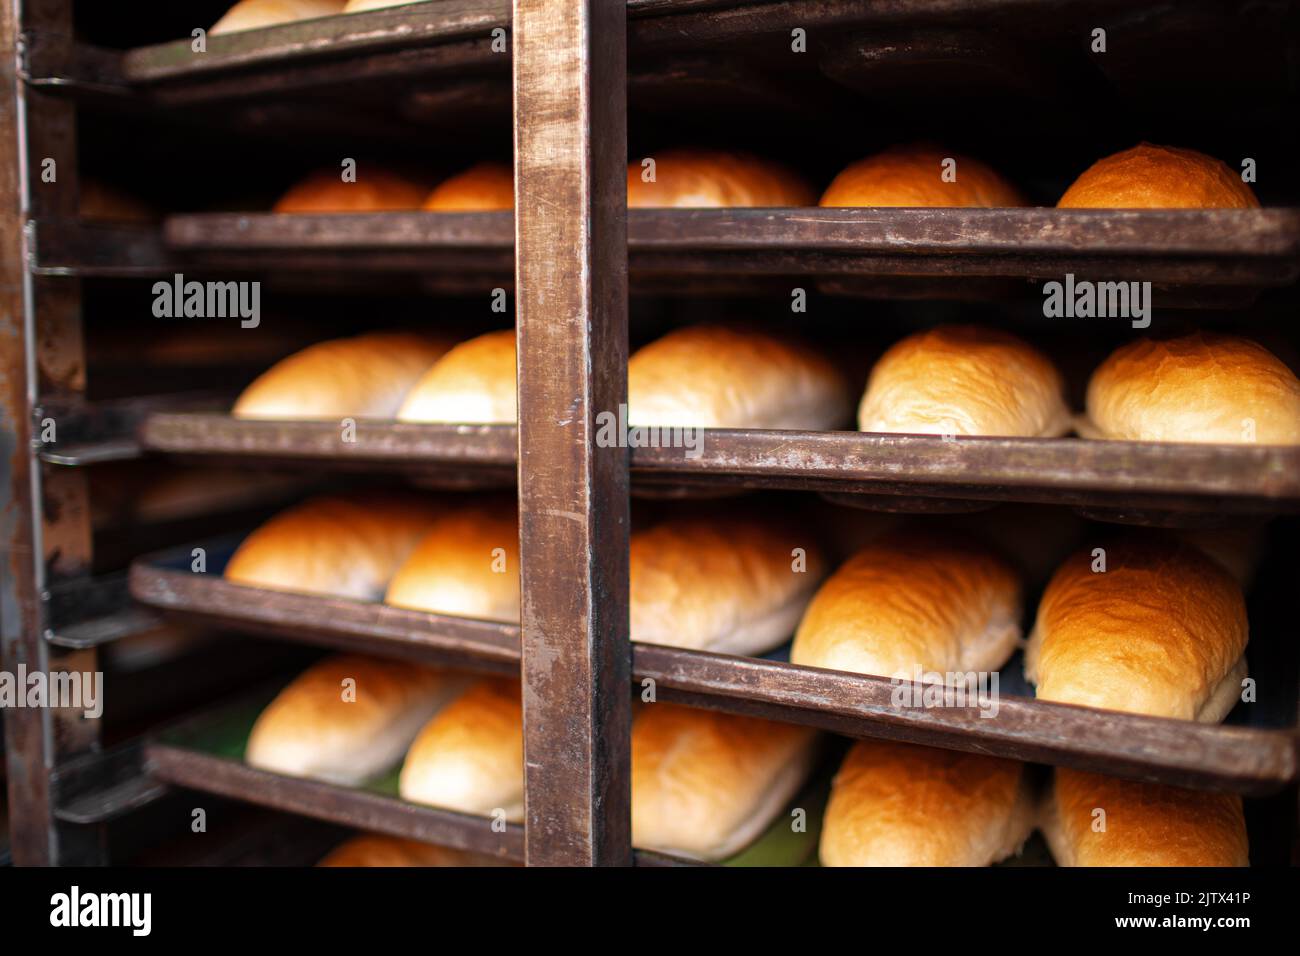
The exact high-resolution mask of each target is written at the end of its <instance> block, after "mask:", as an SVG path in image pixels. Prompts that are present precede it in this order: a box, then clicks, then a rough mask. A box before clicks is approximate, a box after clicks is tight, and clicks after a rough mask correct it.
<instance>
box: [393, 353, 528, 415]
mask: <svg viewBox="0 0 1300 956" xmlns="http://www.w3.org/2000/svg"><path fill="white" fill-rule="evenodd" d="M516 416H517V413H516V395H515V333H514V330H513V329H504V330H502V331H500V332H489V333H487V334H486V335H480V336H479V337H478V338H474V339H470V340H469V341H468V342H462V343H461V344H460V345H458V346H456V347H455V348H454V349H452V350H451V351H450V352H448V353H447V354H446V355H444V356H443V357H442V358H441V359H439V360H438V361H437V363H435V364H434V365H433V367H432V368H430V369H429V370H428V371H427V372H425V373H424V375H423V376H422V377H421V378H420V380H419V381H418V382H416V383H415V387H414V388H412V389H411V390H410V392H409V393H408V394H407V396H406V401H404V402H403V403H402V407H401V409H399V410H398V412H397V418H398V421H403V422H455V423H464V424H513V423H514V422H515V420H516Z"/></svg>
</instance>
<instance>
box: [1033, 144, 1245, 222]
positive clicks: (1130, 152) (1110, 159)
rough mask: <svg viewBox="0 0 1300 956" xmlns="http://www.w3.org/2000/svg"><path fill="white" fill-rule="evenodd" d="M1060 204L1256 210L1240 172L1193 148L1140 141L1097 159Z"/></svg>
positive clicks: (1121, 207) (1097, 206)
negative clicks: (1118, 151) (1135, 144)
mask: <svg viewBox="0 0 1300 956" xmlns="http://www.w3.org/2000/svg"><path fill="white" fill-rule="evenodd" d="M1056 205H1057V206H1058V207H1059V208H1061V209H1257V208H1259V200H1258V199H1256V198H1255V193H1254V192H1253V191H1252V190H1251V188H1250V187H1249V186H1248V185H1246V184H1245V183H1244V182H1242V180H1241V176H1240V175H1239V174H1238V173H1236V172H1234V171H1233V170H1231V169H1230V168H1228V166H1227V165H1226V164H1225V163H1223V162H1222V161H1220V160H1217V159H1215V158H1214V157H1213V156H1206V155H1205V154H1204V153H1198V152H1196V150H1193V149H1175V148H1174V147H1172V146H1153V145H1151V144H1150V143H1141V144H1139V145H1137V146H1134V147H1133V148H1132V149H1126V150H1124V152H1122V153H1115V154H1114V155H1113V156H1107V157H1106V158H1105V159H1099V160H1097V161H1096V162H1095V163H1093V164H1092V165H1091V166H1089V167H1088V169H1087V170H1085V171H1084V173H1083V175H1081V176H1080V177H1079V178H1078V179H1076V180H1075V181H1074V184H1073V185H1072V186H1070V188H1069V189H1067V190H1066V191H1065V195H1064V196H1062V197H1061V200H1060V202H1058V203H1057V204H1056Z"/></svg>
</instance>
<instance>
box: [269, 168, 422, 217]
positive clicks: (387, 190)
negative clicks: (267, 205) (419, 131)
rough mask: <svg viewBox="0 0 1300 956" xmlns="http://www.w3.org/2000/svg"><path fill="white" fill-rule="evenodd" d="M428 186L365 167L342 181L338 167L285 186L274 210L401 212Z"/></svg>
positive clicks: (418, 200) (416, 203) (412, 205)
mask: <svg viewBox="0 0 1300 956" xmlns="http://www.w3.org/2000/svg"><path fill="white" fill-rule="evenodd" d="M428 194H429V187H428V186H425V185H424V184H422V183H418V182H415V181H414V180H411V179H407V178H406V177H405V176H401V175H399V174H398V173H394V172H390V171H388V170H384V169H372V168H370V167H365V168H363V169H359V170H358V171H357V177H356V182H350V183H345V182H344V181H343V177H342V170H341V169H334V170H330V169H322V170H319V171H317V172H314V173H312V174H311V175H310V176H308V177H307V178H306V179H304V180H302V181H301V182H299V183H297V184H296V185H294V186H291V187H290V188H289V191H288V192H286V193H285V194H284V195H283V196H281V197H280V199H279V201H278V202H276V204H275V205H274V206H273V207H272V208H271V211H272V212H276V213H294V214H303V213H334V212H402V211H403V210H410V209H419V208H420V206H422V205H423V204H424V199H425V197H426V196H427V195H428Z"/></svg>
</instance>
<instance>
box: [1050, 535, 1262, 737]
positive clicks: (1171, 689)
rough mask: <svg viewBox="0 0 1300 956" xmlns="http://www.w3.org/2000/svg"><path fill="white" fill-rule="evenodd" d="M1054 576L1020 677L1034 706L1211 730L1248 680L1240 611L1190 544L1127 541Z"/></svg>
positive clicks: (1088, 553) (1238, 599)
mask: <svg viewBox="0 0 1300 956" xmlns="http://www.w3.org/2000/svg"><path fill="white" fill-rule="evenodd" d="M1103 550H1104V552H1105V556H1104V557H1105V568H1106V570H1105V571H1104V572H1103V571H1094V570H1093V567H1094V565H1096V566H1098V567H1100V564H1099V563H1098V562H1099V561H1100V556H1097V557H1094V555H1093V549H1092V548H1084V549H1083V550H1081V551H1079V552H1077V553H1076V554H1074V555H1073V556H1071V557H1070V558H1068V559H1067V560H1066V562H1065V563H1064V564H1063V565H1061V567H1060V568H1059V569H1057V572H1056V574H1055V575H1054V576H1053V577H1052V580H1051V582H1050V583H1049V584H1048V585H1047V590H1046V591H1044V592H1043V598H1042V601H1041V602H1040V603H1039V605H1038V619H1037V622H1036V623H1035V625H1034V631H1033V634H1032V635H1031V637H1030V640H1029V647H1028V648H1027V649H1026V651H1025V676H1026V677H1027V678H1028V679H1029V680H1030V681H1031V682H1032V683H1035V684H1037V685H1038V699H1039V700H1056V701H1061V702H1062V703H1066V704H1082V705H1084V706H1087V707H1101V708H1103V709H1106V710H1123V711H1128V712H1130V713H1134V714H1150V715H1152V716H1154V717H1175V718H1178V719H1181V720H1199V721H1204V722H1206V723H1217V722H1219V721H1221V720H1223V718H1224V717H1226V716H1227V715H1228V712H1229V711H1230V710H1232V708H1233V706H1234V705H1235V704H1236V702H1237V700H1238V697H1239V695H1240V694H1241V681H1242V679H1243V678H1244V677H1245V676H1246V659H1245V657H1244V656H1243V654H1244V652H1245V650H1246V640H1247V634H1248V627H1247V623H1246V602H1245V600H1244V599H1243V598H1242V595H1241V588H1240V587H1238V585H1237V582H1236V581H1234V580H1233V578H1232V575H1231V574H1229V573H1228V571H1227V570H1226V569H1225V568H1224V567H1223V566H1222V565H1220V564H1219V563H1218V562H1217V561H1215V560H1214V559H1213V558H1210V557H1208V556H1207V555H1205V554H1204V553H1203V552H1201V551H1200V550H1199V549H1197V548H1194V547H1192V546H1191V545H1188V544H1183V543H1181V542H1178V541H1175V540H1172V539H1165V538H1160V537H1138V536H1132V537H1127V538H1121V539H1119V540H1116V541H1112V542H1109V543H1107V544H1106V546H1105V548H1104V549H1103Z"/></svg>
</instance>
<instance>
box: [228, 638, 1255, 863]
mask: <svg viewBox="0 0 1300 956" xmlns="http://www.w3.org/2000/svg"><path fill="white" fill-rule="evenodd" d="M825 743H826V741H825V740H823V739H822V737H821V735H820V734H818V733H817V732H816V731H814V730H811V729H809V728H806V727H799V726H794V725H789V724H781V723H775V722H771V721H767V720H760V719H757V718H754V717H746V716H737V715H733V714H722V713H716V712H713V711H708V710H696V709H692V708H686V707H680V706H676V705H673V704H669V703H661V702H651V703H642V704H640V705H639V706H637V707H636V709H635V713H634V716H633V723H632V734H631V764H632V774H631V798H632V843H633V845H634V846H636V847H639V848H641V849H646V850H653V851H657V852H661V853H666V854H669V855H672V856H676V857H681V858H685V859H693V860H704V861H724V860H729V859H735V858H736V855H737V854H739V853H741V851H744V850H745V849H746V848H747V847H750V846H751V844H753V843H754V842H755V841H756V840H758V839H760V836H761V835H762V834H764V832H765V831H768V830H769V828H771V827H773V826H774V825H779V821H781V819H782V817H783V816H784V818H785V819H786V820H787V821H788V825H789V826H791V827H799V826H802V827H810V826H812V825H813V824H815V821H811V822H810V821H808V820H807V816H808V815H809V813H810V812H814V813H815V812H816V807H815V806H814V807H801V806H799V805H798V804H799V801H798V799H797V798H798V797H799V796H800V794H801V792H802V791H803V790H804V787H805V784H807V782H808V779H809V777H810V775H811V774H812V773H813V771H814V768H815V767H816V765H817V763H818V758H819V755H820V754H821V753H822V752H823V747H824V745H825ZM523 751H524V741H523V713H522V706H521V703H520V692H519V685H518V682H517V681H516V680H514V679H509V678H477V679H473V678H467V677H466V676H464V675H461V674H457V673H455V672H451V671H441V670H433V669H430V668H426V667H423V666H420V665H416V664H410V663H399V662H391V661H383V660H378V659H371V658H364V657H358V656H355V655H338V656H334V657H330V658H327V659H325V660H324V661H322V662H320V663H318V664H317V665H315V666H314V667H312V668H311V669H309V670H308V671H307V672H306V673H304V674H303V675H301V676H300V677H299V678H298V679H297V680H295V681H294V682H293V683H291V684H290V685H289V686H288V687H286V688H285V689H284V690H283V691H282V692H281V693H280V695H279V696H278V697H276V698H275V700H274V701H272V703H271V704H270V705H269V706H268V707H267V708H266V709H265V711H263V713H262V714H261V716H260V717H259V718H258V720H257V722H256V724H255V725H254V727H253V730H252V733H251V735H250V737H249V740H248V744H247V747H246V750H245V759H246V760H247V761H248V762H249V763H250V764H251V765H253V766H255V767H258V768H261V769H265V770H270V771H273V772H276V773H281V774H287V775H294V776H306V777H311V778H315V779H323V780H326V781H329V782H331V783H335V784H340V785H359V784H364V783H367V782H369V781H373V780H374V779H375V778H377V777H380V776H382V775H383V774H384V773H385V771H387V770H388V769H389V767H390V766H391V765H392V764H394V763H396V762H397V761H399V760H400V761H401V773H400V778H399V793H400V795H401V797H402V798H403V799H405V800H408V801H411V802H415V803H420V804H425V805H429V806H433V807H438V808H441V809H445V810H452V811H456V812H460V813H466V814H472V815H476V816H484V817H491V818H493V819H495V820H498V821H507V822H520V821H522V819H523V814H524V753H523ZM403 755H404V756H403ZM801 818H802V820H801ZM1099 820H1100V821H1101V823H1102V825H1101V826H1098V822H1099ZM1036 826H1037V827H1038V828H1040V829H1041V830H1042V832H1043V834H1044V836H1045V838H1046V840H1047V842H1048V845H1049V846H1050V847H1051V850H1052V855H1053V857H1054V858H1055V860H1056V862H1057V863H1059V864H1061V865H1065V866H1104V865H1113V866H1244V865H1247V864H1248V861H1249V851H1248V841H1247V834H1246V827H1245V820H1244V816H1243V813H1242V803H1241V799H1240V797H1237V796H1236V795H1232V794H1217V793H1202V792H1197V791H1191V790H1183V789H1178V788H1174V787H1167V786H1161V785H1156V784H1148V783H1137V782H1133V781H1128V780H1121V779H1117V778H1111V777H1105V776H1099V775H1096V774H1091V773H1083V772H1079V771H1073V770H1066V769H1058V770H1056V771H1055V774H1054V778H1053V780H1052V782H1051V784H1050V785H1048V786H1046V787H1044V786H1042V781H1041V777H1040V775H1039V774H1038V773H1037V771H1035V770H1034V768H1031V767H1029V766H1027V765H1024V764H1021V763H1019V762H1016V761H1013V760H1005V759H1001V758H996V757H988V756H983V755H978V754H972V753H960V752H955V751H946V750H938V749H932V748H928V747H921V746H915V745H912V744H904V743H896V742H890V741H875V740H872V741H859V742H857V743H855V744H854V745H853V746H852V747H851V748H850V749H849V751H848V753H847V754H846V756H845V757H844V759H843V762H842V763H841V764H840V767H839V771H838V773H837V774H836V776H835V778H834V781H833V782H832V785H831V792H830V800H829V802H828V804H827V805H826V809H825V813H824V815H823V817H822V820H821V837H820V846H819V848H818V849H819V857H820V862H821V863H822V864H823V865H826V866H986V865H989V864H992V863H996V862H999V861H1002V860H1005V859H1007V858H1009V857H1012V856H1014V855H1016V854H1017V853H1018V852H1019V851H1020V849H1021V847H1022V846H1023V845H1024V843H1025V841H1026V839H1027V838H1028V837H1029V836H1030V834H1031V833H1032V831H1033V830H1034V828H1035V827H1036ZM373 851H374V848H373V847H372V848H371V853H366V852H363V851H359V849H358V848H356V847H353V848H350V849H349V850H346V851H344V853H342V854H341V858H340V859H335V860H333V861H327V862H333V863H334V864H335V865H365V864H368V863H374V864H379V865H392V864H394V863H398V864H402V863H406V864H415V865H439V864H450V865H463V864H465V863H469V862H484V861H481V860H480V861H475V860H473V859H472V858H468V857H466V856H465V855H463V854H452V855H450V858H447V856H446V855H443V854H437V853H436V852H434V851H430V852H428V853H411V852H409V851H408V852H407V853H405V854H400V855H397V856H395V855H394V854H393V852H392V848H391V847H388V848H386V850H385V851H384V852H383V853H382V855H381V856H379V857H378V858H375V857H374V856H373V855H372V854H373ZM402 856H405V857H406V859H402V858H401V857H402Z"/></svg>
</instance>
